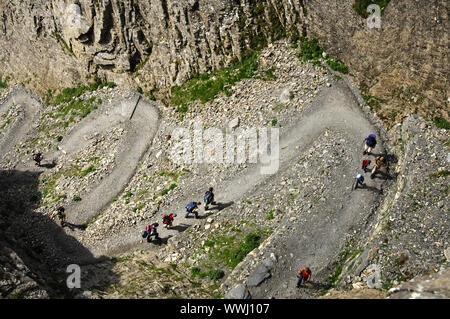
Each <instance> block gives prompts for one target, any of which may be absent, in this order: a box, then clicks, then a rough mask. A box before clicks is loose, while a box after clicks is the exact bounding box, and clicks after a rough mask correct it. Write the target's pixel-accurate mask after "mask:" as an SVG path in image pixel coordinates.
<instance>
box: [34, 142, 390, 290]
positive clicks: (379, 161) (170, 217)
mask: <svg viewBox="0 0 450 319" xmlns="http://www.w3.org/2000/svg"><path fill="white" fill-rule="evenodd" d="M363 143H364V152H363V155H366V154H367V155H371V154H372V150H373V149H374V148H375V146H376V144H377V141H376V136H375V134H370V135H369V136H368V137H366V138H364V140H363ZM43 158H44V157H43V155H42V153H41V152H36V153H34V154H33V160H34V161H35V162H36V165H37V166H40V165H41V161H42V160H43ZM370 164H371V160H370V159H368V158H365V159H363V160H362V162H361V169H362V170H363V171H364V173H367V172H368V171H371V175H370V177H371V179H373V178H374V176H375V174H376V172H377V170H379V169H380V168H381V167H383V166H385V165H386V158H385V157H384V156H376V157H375V160H374V165H373V167H372V169H371V170H369V168H368V166H369V165H370ZM354 180H355V183H354V186H353V188H354V189H356V188H357V187H358V185H361V186H364V175H363V174H357V175H356V177H355V178H354ZM213 191H214V189H213V188H212V187H210V188H209V189H208V190H207V191H206V192H205V194H204V196H203V200H204V203H205V211H207V210H208V208H209V205H217V204H216V202H215V201H214V193H213ZM200 205H201V202H197V201H193V202H190V203H189V204H187V205H186V207H185V209H186V214H185V218H189V217H190V215H194V218H196V219H197V218H198V217H199V216H198V209H199V206H200ZM176 216H177V214H174V213H170V214H163V216H162V223H163V224H164V225H165V227H166V228H167V229H171V228H173V222H174V219H175V217H176ZM55 217H58V219H59V220H60V223H61V226H64V223H65V218H66V215H65V209H64V207H58V209H57V210H56V211H55V212H54V213H53V214H52V215H51V219H54V218H55ZM158 226H159V223H158V222H154V223H151V224H149V225H147V226H146V227H145V231H144V232H143V233H142V237H143V238H146V239H147V242H151V241H152V238H153V237H154V240H155V242H156V243H157V244H158V245H161V243H162V240H161V237H159V234H158ZM311 274H312V272H311V269H310V268H309V267H304V268H302V269H300V270H299V272H298V274H297V278H298V280H297V285H296V287H297V288H298V287H301V285H302V282H303V283H307V282H309V281H310V279H311Z"/></svg>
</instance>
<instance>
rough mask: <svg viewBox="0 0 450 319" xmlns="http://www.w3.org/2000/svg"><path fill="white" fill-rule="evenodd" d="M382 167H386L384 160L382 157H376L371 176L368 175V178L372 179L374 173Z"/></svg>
mask: <svg viewBox="0 0 450 319" xmlns="http://www.w3.org/2000/svg"><path fill="white" fill-rule="evenodd" d="M383 166H386V159H385V158H384V156H378V157H376V158H375V163H374V164H373V168H372V174H370V178H372V179H373V178H374V177H375V173H376V172H377V170H378V169H380V168H381V167H383Z"/></svg>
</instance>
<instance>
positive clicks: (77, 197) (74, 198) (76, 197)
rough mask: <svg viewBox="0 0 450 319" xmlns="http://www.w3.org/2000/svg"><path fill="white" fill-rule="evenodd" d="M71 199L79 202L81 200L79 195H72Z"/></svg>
mask: <svg viewBox="0 0 450 319" xmlns="http://www.w3.org/2000/svg"><path fill="white" fill-rule="evenodd" d="M72 200H73V201H74V202H79V201H80V200H81V197H80V196H74V197H72Z"/></svg>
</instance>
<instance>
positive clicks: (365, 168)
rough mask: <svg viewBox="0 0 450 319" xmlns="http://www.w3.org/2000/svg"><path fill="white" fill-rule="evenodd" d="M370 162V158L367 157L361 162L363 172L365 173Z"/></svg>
mask: <svg viewBox="0 0 450 319" xmlns="http://www.w3.org/2000/svg"><path fill="white" fill-rule="evenodd" d="M370 163H371V160H370V159H367V158H366V159H364V160H363V161H362V162H361V169H362V170H363V171H364V173H367V170H368V168H367V166H369V165H370Z"/></svg>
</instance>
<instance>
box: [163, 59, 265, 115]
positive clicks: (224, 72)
mask: <svg viewBox="0 0 450 319" xmlns="http://www.w3.org/2000/svg"><path fill="white" fill-rule="evenodd" d="M258 55H259V53H258V52H257V51H253V52H252V53H250V54H247V55H246V56H245V57H244V58H243V59H242V60H241V61H240V62H238V63H236V64H235V65H232V66H229V67H226V68H223V69H221V70H215V71H211V72H206V73H203V74H201V75H199V76H196V77H194V78H192V79H191V80H189V81H187V82H186V83H184V84H183V85H181V86H176V87H173V88H172V98H171V103H172V104H173V105H178V106H181V107H183V108H182V109H180V107H179V108H178V109H177V111H178V112H180V113H182V111H183V110H186V111H185V112H187V109H186V108H187V107H186V103H187V102H189V101H197V100H199V101H201V102H202V103H206V102H208V101H211V100H214V99H215V97H216V96H217V95H218V94H219V93H221V92H224V93H225V94H226V95H231V91H230V90H231V86H233V85H234V84H235V83H237V82H239V81H241V80H243V79H246V78H251V77H253V76H254V75H255V74H256V70H257V68H258Z"/></svg>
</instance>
